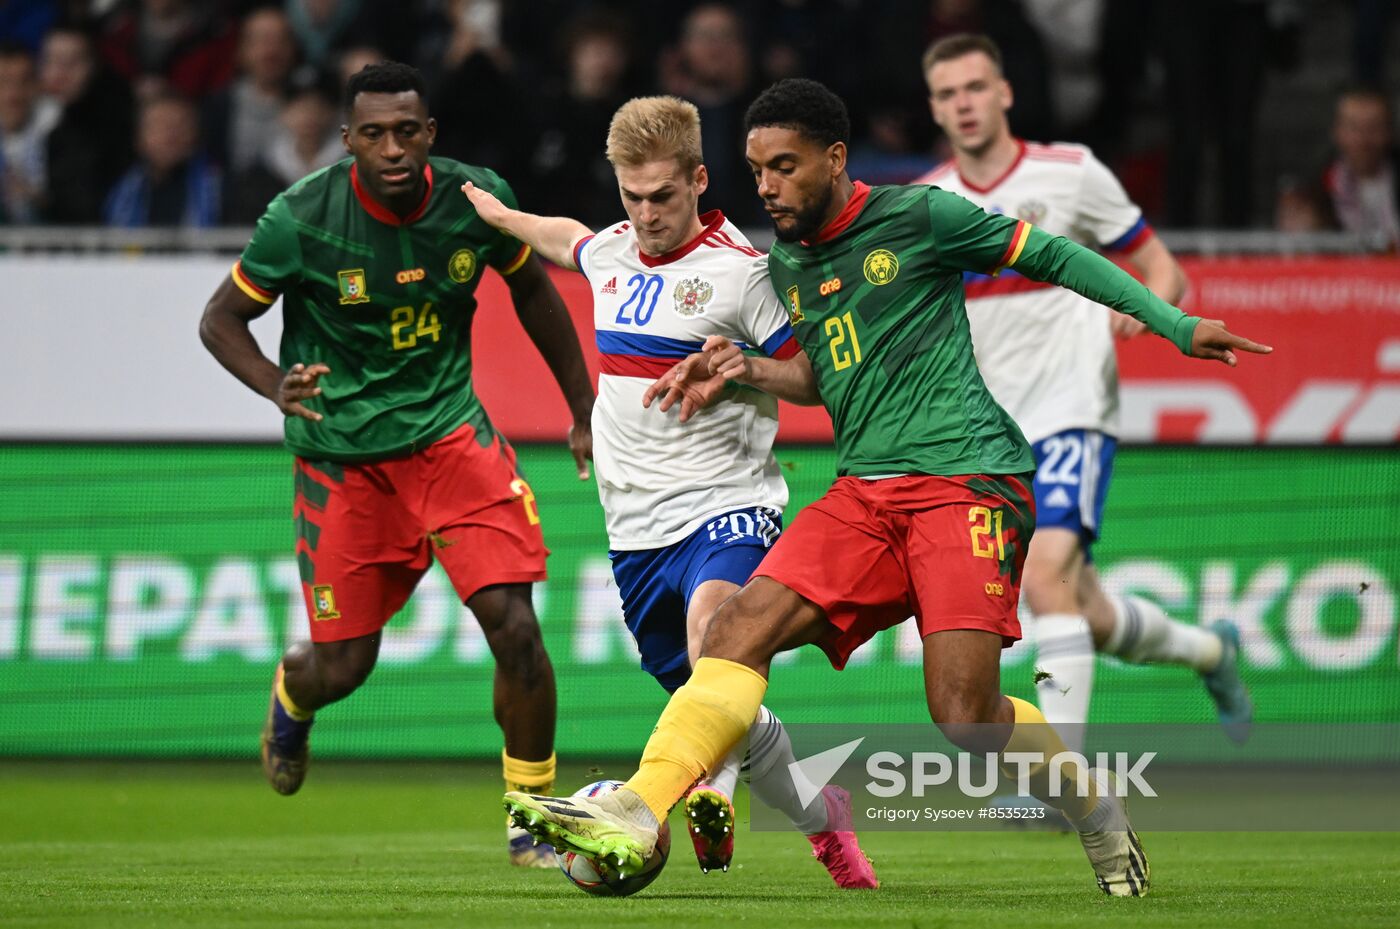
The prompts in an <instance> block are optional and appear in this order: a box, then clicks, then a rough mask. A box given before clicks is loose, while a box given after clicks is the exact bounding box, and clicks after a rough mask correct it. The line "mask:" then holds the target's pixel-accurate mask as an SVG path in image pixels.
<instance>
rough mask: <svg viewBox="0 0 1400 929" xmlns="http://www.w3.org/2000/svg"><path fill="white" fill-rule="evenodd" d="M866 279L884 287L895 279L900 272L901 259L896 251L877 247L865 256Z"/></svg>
mask: <svg viewBox="0 0 1400 929" xmlns="http://www.w3.org/2000/svg"><path fill="white" fill-rule="evenodd" d="M864 270H865V279H866V280H867V281H869V282H870V283H872V284H874V285H875V286H876V287H883V286H884V285H886V284H888V283H889V282H890V281H892V280H894V278H895V275H896V274H898V273H899V259H898V258H896V257H895V254H894V252H892V251H889V250H888V249H884V248H877V249H875V251H873V252H871V253H870V254H869V255H866V256H865V268H864Z"/></svg>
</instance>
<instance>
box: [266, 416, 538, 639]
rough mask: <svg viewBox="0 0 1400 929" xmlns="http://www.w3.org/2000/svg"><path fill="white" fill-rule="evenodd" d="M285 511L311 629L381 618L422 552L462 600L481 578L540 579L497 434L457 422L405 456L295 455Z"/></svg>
mask: <svg viewBox="0 0 1400 929" xmlns="http://www.w3.org/2000/svg"><path fill="white" fill-rule="evenodd" d="M293 515H294V519H295V523H296V534H297V546H296V552H297V563H298V566H299V567H300V569H301V580H302V593H303V594H304V595H305V597H306V613H307V616H309V617H310V619H311V639H312V641H315V642H335V641H338V640H340V639H353V638H356V637H358V636H362V635H368V634H370V633H372V632H377V631H378V630H380V629H381V628H383V626H384V624H385V623H387V622H388V621H389V619H390V617H392V616H393V615H394V614H395V613H397V612H398V611H399V610H400V609H402V607H403V605H404V603H405V602H407V601H408V597H409V595H410V594H412V593H413V588H414V587H416V586H417V584H418V580H419V578H421V577H422V576H423V573H424V572H425V571H427V570H428V567H429V566H430V565H431V564H432V562H433V559H434V558H436V559H437V560H438V561H440V562H442V566H443V568H444V569H445V570H446V571H447V576H448V578H449V580H451V582H452V586H453V587H454V588H456V590H457V594H458V596H460V597H461V598H462V600H464V601H465V600H467V599H469V598H470V597H471V596H472V595H473V594H475V593H476V592H477V591H479V590H481V589H482V588H483V587H488V586H490V585H492V584H517V583H531V582H534V581H542V580H544V578H545V570H544V563H545V556H547V555H548V554H549V550H548V549H546V548H545V546H544V535H543V534H542V533H541V531H540V517H539V511H538V510H537V509H536V508H535V495H534V494H533V493H532V492H531V491H530V485H529V484H527V483H525V479H524V478H522V477H521V476H520V473H519V472H518V471H517V470H516V464H515V451H514V449H512V448H511V447H510V446H509V445H507V444H505V443H503V442H502V441H501V440H500V438H499V437H496V438H493V439H492V440H491V442H490V444H488V445H486V446H485V447H483V446H482V445H481V444H480V443H479V442H477V440H476V430H475V429H473V428H472V427H471V426H469V425H466V426H462V427H461V428H459V429H457V430H456V431H455V432H453V433H452V434H451V435H449V436H447V437H446V438H443V439H440V440H439V441H437V442H434V443H433V444H432V445H430V446H428V447H427V448H425V449H423V450H422V451H420V452H416V453H414V454H413V455H410V456H409V457H407V458H395V459H392V460H390V461H379V462H373V463H368V464H335V463H331V462H323V461H316V462H313V461H308V460H306V459H304V458H300V457H298V458H297V460H296V499H295V503H294V504H293Z"/></svg>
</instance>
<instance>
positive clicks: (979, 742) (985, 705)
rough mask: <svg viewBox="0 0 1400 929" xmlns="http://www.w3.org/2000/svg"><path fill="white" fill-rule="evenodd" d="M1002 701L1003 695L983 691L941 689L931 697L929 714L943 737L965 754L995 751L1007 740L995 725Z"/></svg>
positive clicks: (931, 694) (1004, 734)
mask: <svg viewBox="0 0 1400 929" xmlns="http://www.w3.org/2000/svg"><path fill="white" fill-rule="evenodd" d="M1000 700H1001V695H1000V694H995V695H989V694H983V693H982V692H981V690H980V689H978V690H973V689H962V688H947V689H940V690H938V691H936V692H934V693H930V694H929V699H928V709H929V715H930V716H931V717H932V718H933V722H934V725H936V726H937V727H938V730H939V731H940V732H942V733H943V737H944V738H946V739H947V740H948V741H949V742H952V743H953V744H954V745H956V746H957V747H958V748H960V749H962V750H963V751H968V752H991V751H996V750H997V749H998V748H1000V747H1001V745H1002V744H1003V743H1004V742H1005V741H1006V738H1005V737H1006V733H1004V732H1001V731H1000V727H998V726H996V724H995V723H996V703H998V702H1000Z"/></svg>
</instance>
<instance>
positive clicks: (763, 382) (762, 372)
mask: <svg viewBox="0 0 1400 929" xmlns="http://www.w3.org/2000/svg"><path fill="white" fill-rule="evenodd" d="M704 353H705V355H706V357H707V358H708V359H709V366H710V373H711V374H718V375H720V376H722V377H723V378H724V379H725V380H733V381H738V382H739V383H741V384H747V385H749V386H750V387H754V388H757V389H758V390H761V391H763V392H764V393H768V394H772V395H773V396H775V397H777V398H778V399H779V400H786V401H788V402H789V403H796V404H799V405H801V406H816V405H818V404H820V403H821V402H822V398H821V394H820V393H819V392H818V391H817V376H816V375H815V374H814V373H813V372H812V362H811V361H809V360H808V358H807V353H806V352H804V351H802V350H801V349H798V351H797V354H795V355H793V356H792V357H791V358H785V359H783V360H781V361H780V360H778V359H777V358H767V357H764V356H761V355H746V354H744V351H743V349H741V348H739V346H737V345H735V344H734V343H733V342H731V341H730V340H729V339H726V338H725V337H724V336H722V335H712V336H710V337H709V338H708V339H706V340H705V346H704Z"/></svg>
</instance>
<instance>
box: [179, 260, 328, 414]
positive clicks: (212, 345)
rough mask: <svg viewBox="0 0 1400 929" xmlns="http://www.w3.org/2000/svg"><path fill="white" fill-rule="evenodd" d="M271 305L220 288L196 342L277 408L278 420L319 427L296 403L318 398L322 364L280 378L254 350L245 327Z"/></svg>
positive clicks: (227, 286) (232, 287) (227, 283)
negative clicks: (293, 419) (286, 418)
mask: <svg viewBox="0 0 1400 929" xmlns="http://www.w3.org/2000/svg"><path fill="white" fill-rule="evenodd" d="M270 306H271V304H267V303H259V302H258V301H256V300H254V299H252V298H251V297H249V296H248V295H247V294H245V293H244V292H243V291H242V290H240V289H239V288H238V285H236V284H235V283H234V282H233V277H232V275H230V276H229V277H226V278H224V282H223V283H222V284H220V285H219V287H218V289H217V290H215V291H214V295H213V296H212V297H210V298H209V303H208V304H206V305H205V307H204V315H203V316H202V317H200V320H199V338H200V341H202V342H203V343H204V347H205V348H207V349H209V354H211V355H213V356H214V358H215V359H217V360H218V362H219V364H221V365H223V366H224V367H225V368H226V369H227V370H228V372H229V373H230V374H232V375H233V376H234V377H236V378H238V379H239V380H240V381H242V382H243V383H244V384H246V385H248V387H250V388H252V390H253V391H254V392H255V393H257V394H260V395H261V396H264V397H266V398H267V399H269V400H271V401H272V402H273V403H275V404H277V408H278V409H279V410H281V411H282V414H283V415H284V416H300V417H302V418H303V419H310V420H313V421H318V422H319V421H320V420H321V418H322V417H321V414H320V413H318V412H316V411H315V410H311V409H308V408H307V407H306V406H305V405H304V404H303V402H302V401H304V400H309V399H311V398H312V397H317V396H320V394H321V388H320V387H319V386H317V381H318V380H319V379H320V378H321V377H323V376H325V375H327V374H330V373H331V369H330V368H328V367H326V366H325V365H323V364H320V363H319V362H318V363H313V364H309V365H308V364H295V365H292V368H291V370H289V371H286V372H284V371H283V370H282V369H281V368H279V367H277V365H276V364H274V363H273V362H272V360H271V359H269V358H268V357H267V356H266V355H264V354H263V353H262V349H261V348H259V347H258V342H257V340H256V339H254V338H253V332H252V330H251V329H249V328H248V324H249V323H251V322H252V321H253V320H255V319H257V318H258V317H259V316H261V315H263V314H264V313H266V312H267V311H268V309H269V308H270Z"/></svg>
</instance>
